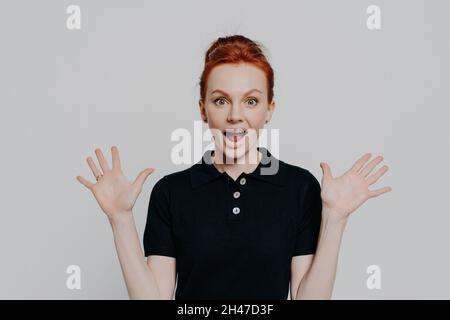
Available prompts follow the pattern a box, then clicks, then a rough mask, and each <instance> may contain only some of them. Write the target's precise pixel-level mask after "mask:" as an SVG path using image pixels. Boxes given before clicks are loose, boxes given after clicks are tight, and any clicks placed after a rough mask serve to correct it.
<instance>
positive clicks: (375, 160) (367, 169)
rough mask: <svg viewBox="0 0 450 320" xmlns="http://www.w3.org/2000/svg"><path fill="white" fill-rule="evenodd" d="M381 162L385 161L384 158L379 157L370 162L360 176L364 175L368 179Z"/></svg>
mask: <svg viewBox="0 0 450 320" xmlns="http://www.w3.org/2000/svg"><path fill="white" fill-rule="evenodd" d="M381 161H383V157H382V156H378V157H376V158H375V159H373V160H372V161H370V162H369V164H368V165H367V166H365V167H364V168H363V169H362V170H361V172H360V174H362V175H363V177H367V175H368V174H369V173H370V172H372V170H373V168H375V167H376V166H377V164H379V163H380V162H381Z"/></svg>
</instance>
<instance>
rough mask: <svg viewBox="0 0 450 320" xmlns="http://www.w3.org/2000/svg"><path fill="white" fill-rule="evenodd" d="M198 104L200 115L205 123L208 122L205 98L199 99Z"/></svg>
mask: <svg viewBox="0 0 450 320" xmlns="http://www.w3.org/2000/svg"><path fill="white" fill-rule="evenodd" d="M198 106H199V108H200V117H201V118H202V120H203V122H204V123H208V118H207V117H206V110H205V103H204V102H203V99H200V100H198Z"/></svg>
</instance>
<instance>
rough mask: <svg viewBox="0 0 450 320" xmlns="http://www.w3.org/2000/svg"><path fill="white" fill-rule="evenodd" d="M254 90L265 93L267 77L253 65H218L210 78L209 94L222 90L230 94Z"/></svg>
mask: <svg viewBox="0 0 450 320" xmlns="http://www.w3.org/2000/svg"><path fill="white" fill-rule="evenodd" d="M253 88H256V89H259V90H261V91H262V92H265V91H266V75H265V73H264V72H263V71H262V70H261V69H259V68H258V67H255V66H253V65H251V64H244V63H241V64H222V65H218V66H216V67H214V68H213V69H212V70H211V72H210V74H209V77H208V92H211V91H213V90H216V89H221V90H224V91H226V92H229V93H244V92H246V91H248V90H250V89H253Z"/></svg>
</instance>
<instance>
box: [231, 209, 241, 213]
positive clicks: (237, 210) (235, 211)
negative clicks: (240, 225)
mask: <svg viewBox="0 0 450 320" xmlns="http://www.w3.org/2000/svg"><path fill="white" fill-rule="evenodd" d="M239 212H241V209H239V208H238V207H234V208H233V213H234V214H238V213H239Z"/></svg>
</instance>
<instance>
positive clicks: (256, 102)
mask: <svg viewBox="0 0 450 320" xmlns="http://www.w3.org/2000/svg"><path fill="white" fill-rule="evenodd" d="M252 100H253V101H255V103H254V104H251V105H252V106H256V105H257V104H258V99H256V98H251V99H248V100H247V102H248V101H252Z"/></svg>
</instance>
